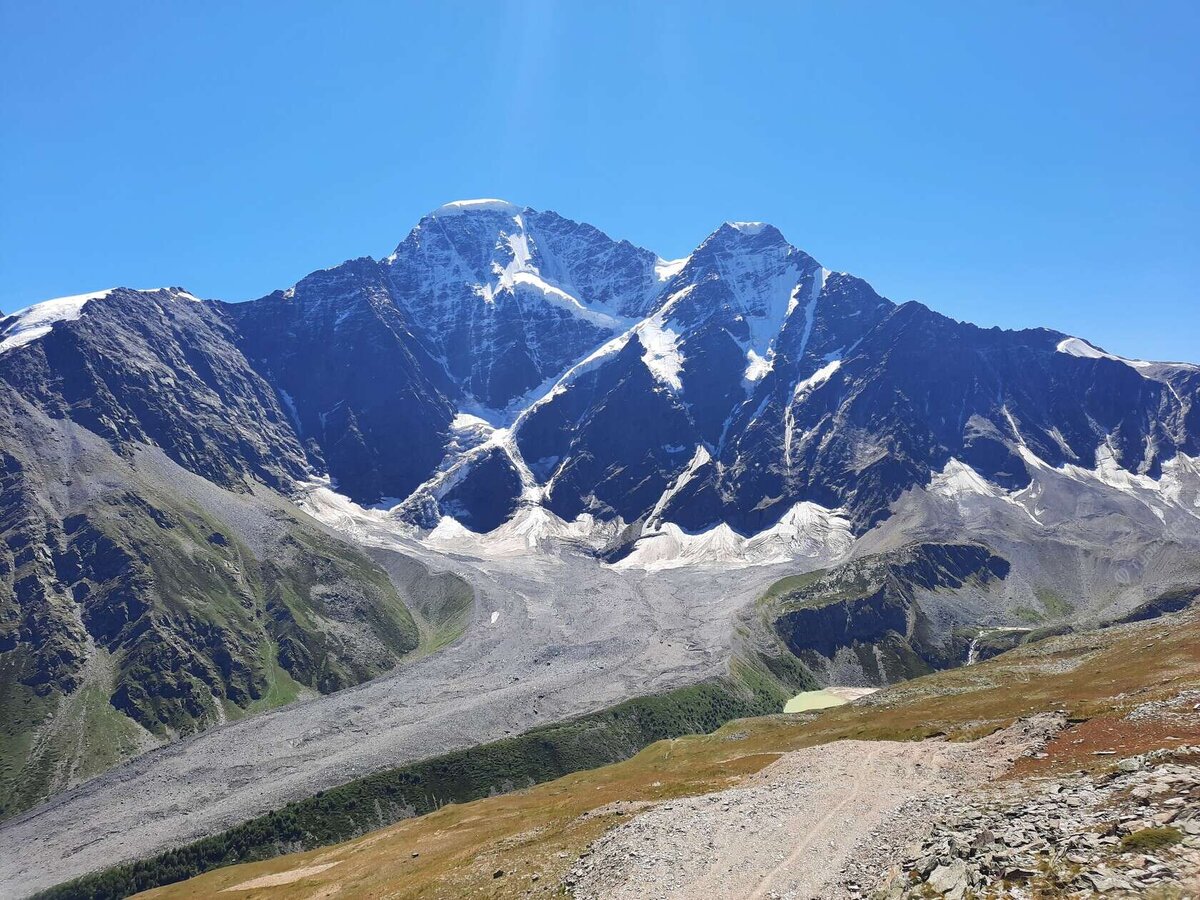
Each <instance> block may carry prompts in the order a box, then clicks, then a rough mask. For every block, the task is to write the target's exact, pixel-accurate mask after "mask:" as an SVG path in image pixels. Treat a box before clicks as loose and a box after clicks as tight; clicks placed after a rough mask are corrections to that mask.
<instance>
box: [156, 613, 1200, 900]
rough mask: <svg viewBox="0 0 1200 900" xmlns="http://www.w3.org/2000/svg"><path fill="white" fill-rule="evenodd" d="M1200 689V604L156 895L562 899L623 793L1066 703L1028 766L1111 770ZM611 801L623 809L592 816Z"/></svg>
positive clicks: (654, 791)
mask: <svg viewBox="0 0 1200 900" xmlns="http://www.w3.org/2000/svg"><path fill="white" fill-rule="evenodd" d="M1197 685H1200V621H1198V617H1197V616H1196V615H1194V614H1193V615H1189V616H1187V617H1185V618H1183V619H1180V618H1176V619H1174V620H1171V621H1168V622H1157V623H1145V624H1142V625H1138V626H1132V627H1125V628H1119V629H1111V630H1108V631H1102V632H1095V633H1090V634H1087V635H1080V636H1067V637H1062V638H1054V639H1051V640H1049V641H1046V642H1044V643H1042V644H1039V645H1035V646H1032V647H1024V648H1020V649H1018V650H1016V651H1013V652H1011V653H1008V654H1005V655H1003V656H1000V657H997V658H996V659H994V660H991V661H989V662H986V663H982V664H980V665H977V666H972V667H970V668H965V669H956V670H952V671H948V672H942V673H938V674H936V675H931V676H927V677H925V678H920V679H916V680H914V681H911V682H906V683H905V684H902V685H898V686H896V687H895V688H892V689H889V690H887V691H883V692H880V693H879V694H877V695H875V696H874V698H873V702H870V703H869V704H862V703H860V704H854V705H851V706H841V707H834V708H832V709H829V710H825V711H822V712H820V713H817V714H809V715H806V716H771V717H765V718H760V719H747V720H742V721H738V722H732V723H730V724H728V725H726V726H725V727H724V728H722V729H721V730H720V731H718V732H716V733H715V734H712V735H707V736H696V737H686V738H680V739H677V740H672V741H662V742H659V743H657V744H654V745H652V746H650V747H648V748H646V749H645V750H644V751H642V752H641V753H639V754H638V755H637V756H635V757H633V758H632V759H629V760H626V761H625V762H622V763H617V764H615V765H611V766H605V767H604V768H601V769H596V770H592V771H588V772H580V773H577V774H575V775H570V776H567V777H565V778H561V779H558V780H557V781H553V782H549V783H547V784H543V785H539V786H537V787H534V788H531V789H529V790H526V791H520V792H517V793H513V794H508V795H504V796H499V797H491V798H488V799H485V800H478V801H475V802H474V803H468V804H463V805H460V806H449V807H446V808H444V809H442V810H440V811H438V812H436V813H432V814H430V815H427V816H423V817H421V818H418V819H411V820H408V821H406V822H401V823H399V824H396V825H392V826H390V827H388V828H384V829H381V830H380V831H377V832H374V833H372V834H369V835H365V836H364V837H361V838H358V839H356V840H353V841H349V842H347V843H344V844H340V845H337V846H334V847H328V848H324V849H321V850H315V851H310V852H308V853H301V854H295V855H292V856H283V857H279V858H276V859H272V860H268V861H265V862H261V863H249V864H245V865H239V866H233V867H230V868H227V869H219V870H217V871H214V872H209V873H207V874H205V875H202V876H199V877H197V878H194V879H192V880H191V881H187V882H183V883H181V884H176V885H170V886H168V887H164V888H159V889H157V890H154V891H150V892H148V893H147V894H145V895H143V896H145V897H155V898H198V897H212V896H214V895H216V894H217V893H218V892H220V891H222V890H223V889H227V888H230V887H231V886H236V885H240V884H243V883H245V882H247V881H249V880H251V879H255V878H260V877H262V876H265V875H274V874H280V873H286V872H289V871H292V870H295V869H299V868H302V867H309V866H317V865H323V864H328V863H334V862H336V863H337V864H336V865H333V866H331V867H330V868H328V869H325V870H323V871H320V872H318V873H315V874H313V875H310V876H308V877H305V878H301V879H300V880H297V881H293V882H291V883H288V884H286V885H280V886H276V887H264V888H256V889H250V890H245V891H231V892H228V893H226V894H224V895H223V896H225V897H229V898H235V897H237V898H247V900H253V898H268V897H269V898H281V897H287V898H305V900H310V898H324V897H333V896H340V897H355V898H358V897H379V898H383V897H389V898H443V897H444V898H452V897H497V898H501V897H527V896H535V897H536V896H560V895H561V889H560V888H559V883H560V879H561V877H562V876H563V875H564V874H565V873H566V872H567V871H568V870H569V869H570V868H571V867H572V866H573V865H574V863H575V861H576V859H577V858H578V857H579V855H580V853H581V852H582V851H583V850H584V849H585V848H586V847H587V846H588V844H589V843H591V841H593V840H594V839H595V838H596V837H598V836H599V835H600V834H602V833H603V832H604V831H606V830H607V829H608V828H610V827H612V826H613V825H614V824H615V823H617V822H619V821H621V818H622V813H621V812H620V808H619V807H620V802H621V801H657V800H663V799H669V798H672V797H679V796H686V795H694V794H700V793H707V792H709V791H713V790H718V789H722V788H726V787H729V786H730V785H732V784H735V783H736V782H738V781H739V780H740V779H741V778H743V777H744V776H746V775H748V774H751V773H754V772H757V771H758V770H760V769H761V768H763V767H764V766H766V765H767V764H768V763H770V762H771V761H773V760H774V759H775V758H776V757H777V756H778V755H779V754H780V753H785V752H787V751H789V750H795V749H799V748H801V747H807V746H812V745H815V744H820V743H825V742H828V741H834V740H840V739H845V738H857V739H863V740H882V739H893V740H895V739H920V738H925V737H930V736H934V735H945V736H946V737H947V738H949V739H952V740H970V739H974V738H976V737H979V736H981V735H984V734H988V733H990V732H992V731H994V730H996V729H997V728H1001V727H1004V726H1006V725H1007V724H1009V723H1010V722H1012V721H1013V720H1015V719H1017V718H1020V717H1022V716H1025V715H1030V714H1033V713H1037V712H1043V711H1047V710H1056V709H1057V710H1063V711H1064V712H1066V713H1067V715H1068V716H1069V717H1071V718H1072V719H1073V720H1077V721H1079V724H1078V725H1076V726H1075V727H1074V728H1072V729H1071V730H1070V731H1068V732H1065V733H1064V734H1063V735H1062V736H1061V737H1060V738H1059V739H1058V740H1056V741H1055V742H1054V743H1053V744H1052V745H1051V746H1050V748H1048V749H1049V756H1048V758H1047V759H1046V760H1041V761H1032V760H1029V761H1024V762H1022V764H1021V766H1022V767H1023V768H1022V769H1021V770H1020V771H1023V772H1030V771H1033V770H1035V769H1042V770H1045V769H1050V768H1058V767H1066V768H1072V767H1073V768H1080V767H1082V766H1085V765H1087V766H1092V765H1094V766H1103V765H1106V764H1108V763H1109V762H1110V761H1109V759H1108V758H1107V757H1097V756H1095V755H1094V750H1095V749H1098V748H1099V747H1098V745H1099V744H1105V747H1103V748H1100V749H1119V750H1121V751H1131V752H1140V751H1141V750H1144V749H1150V748H1151V747H1152V746H1156V744H1155V741H1159V742H1161V741H1162V740H1164V739H1165V738H1166V737H1168V736H1169V737H1176V738H1182V739H1184V740H1195V738H1196V736H1194V735H1187V734H1180V733H1178V732H1179V728H1178V727H1176V728H1175V729H1174V730H1170V729H1157V728H1153V727H1149V726H1145V725H1139V726H1137V727H1132V726H1129V724H1128V723H1124V722H1122V720H1121V716H1123V715H1124V713H1125V712H1127V711H1128V710H1129V709H1132V708H1133V707H1135V706H1137V705H1138V704H1140V703H1144V702H1146V701H1148V700H1156V699H1164V698H1168V697H1172V696H1174V695H1175V694H1176V693H1177V692H1178V691H1179V690H1182V689H1184V688H1189V687H1195V686H1197ZM1167 731H1169V732H1170V733H1169V734H1167ZM1075 741H1080V742H1079V743H1075ZM1108 743H1115V744H1117V746H1113V747H1108V746H1107V744H1108ZM609 805H616V808H615V809H609V810H602V811H600V812H599V814H593V815H585V814H587V813H589V812H591V811H593V810H598V809H599V808H600V807H606V806H609ZM498 872H502V873H503V874H501V875H497V873H498ZM535 876H536V880H535Z"/></svg>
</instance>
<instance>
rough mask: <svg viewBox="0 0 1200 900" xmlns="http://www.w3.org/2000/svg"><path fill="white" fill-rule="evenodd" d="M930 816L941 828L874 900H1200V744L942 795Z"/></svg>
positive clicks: (931, 804) (929, 806)
mask: <svg viewBox="0 0 1200 900" xmlns="http://www.w3.org/2000/svg"><path fill="white" fill-rule="evenodd" d="M924 807H925V808H924V809H923V810H921V811H920V812H921V813H923V814H924V815H926V816H928V817H929V818H930V819H931V820H933V821H935V822H936V824H935V825H934V827H933V828H932V830H931V832H930V833H929V834H928V836H927V837H926V838H925V839H924V840H923V841H922V842H921V843H920V845H919V847H917V848H916V849H915V851H913V852H910V853H908V854H907V855H906V857H905V858H904V859H903V866H902V869H901V870H900V871H899V872H898V873H896V874H894V875H893V876H892V877H891V878H890V879H887V880H886V881H885V883H884V884H882V885H880V886H878V887H876V888H875V889H874V890H871V891H869V894H870V895H872V896H876V897H887V898H908V897H947V898H951V900H961V898H966V897H978V898H984V897H1029V898H1033V897H1088V896H1094V895H1096V894H1103V895H1105V896H1113V897H1125V896H1129V897H1163V898H1184V897H1196V896H1200V746H1187V745H1184V746H1179V747H1177V748H1174V749H1163V750H1156V751H1153V752H1151V753H1146V754H1143V755H1140V756H1133V757H1127V758H1125V759H1121V760H1119V761H1117V762H1116V763H1115V765H1114V766H1113V768H1112V769H1111V770H1110V771H1108V772H1105V773H1101V774H1089V773H1086V772H1080V773H1076V774H1074V775H1069V776H1063V777H1055V778H1040V779H1036V780H1035V779H1029V780H1026V781H1023V782H1017V783H1011V784H1007V785H1005V786H1004V787H1003V788H999V789H998V788H997V787H996V786H993V787H992V788H991V789H989V790H985V791H979V792H976V793H974V794H971V795H967V796H966V797H951V796H944V797H940V798H936V799H934V800H930V801H925V803H924ZM918 812H919V811H918V810H917V809H911V810H909V811H908V813H909V814H910V815H914V814H918ZM867 895H868V891H866V890H863V891H855V892H851V893H850V896H867Z"/></svg>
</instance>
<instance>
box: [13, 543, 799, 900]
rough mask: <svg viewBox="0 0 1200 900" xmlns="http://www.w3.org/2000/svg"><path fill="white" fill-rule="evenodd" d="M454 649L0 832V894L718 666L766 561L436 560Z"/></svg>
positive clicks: (132, 771) (131, 773)
mask: <svg viewBox="0 0 1200 900" xmlns="http://www.w3.org/2000/svg"><path fill="white" fill-rule="evenodd" d="M405 551H406V552H408V553H409V554H410V555H417V556H420V557H421V558H422V559H423V561H424V562H426V563H427V564H428V565H430V566H431V567H432V568H434V569H437V570H445V569H450V570H452V571H454V572H456V573H457V574H459V575H461V576H463V577H464V578H466V579H467V580H468V581H469V582H470V583H471V584H472V586H473V587H474V588H475V591H476V609H475V617H474V623H473V624H472V625H471V626H470V628H469V629H468V631H467V634H466V635H465V636H464V637H463V638H462V639H461V640H460V641H459V642H458V643H456V644H454V645H453V646H451V647H448V648H446V649H445V650H442V651H441V652H438V653H436V654H433V655H431V656H428V657H426V658H424V659H420V660H417V661H415V662H413V663H411V664H408V665H405V666H402V667H401V668H399V669H398V670H397V671H395V672H394V673H392V674H389V675H387V676H385V677H382V678H379V679H376V680H375V681H372V682H369V683H367V684H364V685H361V686H359V687H356V688H352V689H349V690H345V691H341V692H339V693H336V694H332V695H328V696H324V697H318V698H314V699H311V700H307V701H302V702H298V703H295V704H293V705H291V706H288V707H284V708H282V709H279V710H276V711H274V712H271V713H267V714H264V715H260V716H256V717H253V718H250V719H246V720H243V721H239V722H236V723H232V724H229V725H225V726H222V727H219V728H215V729H212V730H209V731H207V732H204V733H202V734H199V735H196V736H195V737H192V738H189V739H187V740H184V741H182V742H179V743H177V744H173V745H169V746H167V747H164V748H161V749H159V750H155V751H153V752H151V753H148V754H146V755H144V756H142V757H139V758H137V759H135V760H132V761H131V762H129V763H127V764H125V765H123V766H121V767H119V768H117V769H114V770H112V771H110V772H108V773H106V774H104V775H102V776H100V777H98V778H96V779H93V780H91V781H89V782H86V783H84V784H82V785H80V786H79V787H77V788H75V789H73V790H70V791H68V792H66V793H64V794H62V795H59V796H58V797H55V798H53V799H51V800H50V801H48V802H46V803H44V804H42V805H41V806H39V807H36V808H34V809H32V810H30V811H29V812H27V813H25V814H23V815H21V816H19V817H16V818H14V819H13V820H10V821H8V822H5V823H4V824H3V826H0V896H3V897H19V896H24V895H26V894H29V893H32V892H34V891H37V890H40V889H42V888H46V887H49V886H51V885H53V884H57V883H59V882H62V881H65V880H68V879H70V878H73V877H77V876H79V875H82V874H85V873H87V872H91V871H95V870H98V869H102V868H107V867H108V866H112V865H114V864H116V863H119V862H122V861H125V860H130V859H134V858H139V857H144V856H147V855H150V854H153V853H155V852H157V851H160V850H163V849H165V848H168V847H172V846H178V845H180V844H182V843H186V842H188V841H191V840H194V839H197V838H199V837H202V836H205V835H208V834H212V833H215V832H218V831H220V830H222V829H224V828H227V827H229V826H231V825H234V824H236V823H238V822H242V821H245V820H246V819H249V818H251V817H253V816H255V815H258V814H261V813H263V812H266V811H268V810H270V809H274V808H278V807H280V806H282V805H283V804H284V803H286V802H288V801H290V800H295V799H299V798H302V797H306V796H310V795H311V794H313V793H316V792H317V791H319V790H322V789H324V788H328V787H331V786H334V785H337V784H342V783H344V782H346V781H348V780H350V779H352V778H354V777H356V776H359V775H365V774H367V773H369V772H373V771H377V770H380V769H383V768H387V767H390V766H396V765H400V764H403V763H407V762H411V761H414V760H417V759H421V758H424V757H428V756H432V755H436V754H438V753H444V752H447V751H450V750H455V749H460V748H464V747H468V746H471V745H475V744H479V743H484V742H487V741H491V740H496V739H499V738H502V737H504V736H505V735H506V734H510V733H511V734H515V733H519V732H521V731H525V730H528V729H529V728H532V727H534V726H536V725H540V724H545V723H548V722H554V721H560V720H563V719H566V718H569V717H571V716H573V715H578V714H582V713H585V712H590V711H593V710H597V709H600V708H603V707H605V706H609V705H611V704H613V703H616V702H619V701H621V700H624V699H626V698H628V697H631V696H635V695H641V694H647V693H651V692H655V691H661V690H667V689H670V688H673V687H677V686H679V685H682V684H687V683H692V682H695V681H697V680H700V679H702V678H705V677H707V676H710V675H714V674H716V673H718V672H722V671H724V668H725V665H726V661H727V659H728V656H729V652H730V640H731V633H732V630H733V629H732V627H731V617H732V616H733V615H734V614H735V612H736V611H737V610H738V609H739V608H741V607H742V606H743V605H745V604H746V603H747V602H749V601H750V600H751V599H752V598H753V597H755V596H756V595H757V594H759V593H761V591H762V590H763V589H764V588H765V587H766V586H767V585H768V584H770V583H771V582H772V581H774V580H775V579H776V578H778V577H779V576H780V569H779V568H778V567H762V568H756V569H753V570H734V571H729V572H725V573H720V572H713V571H705V572H700V573H696V572H689V571H687V570H678V571H675V572H670V573H656V574H655V575H654V576H653V577H646V576H644V575H642V574H640V573H637V572H620V571H618V570H614V569H611V568H608V567H602V566H598V565H596V564H595V562H594V561H593V560H590V559H584V558H580V557H574V556H571V555H569V554H566V555H563V556H557V557H556V556H549V555H542V556H523V557H513V558H509V559H498V560H490V561H488V562H486V563H482V562H479V561H478V560H470V559H465V558H463V559H459V558H453V559H448V558H447V557H445V556H440V555H437V554H432V553H428V552H424V553H423V552H422V551H420V549H419V548H415V547H405Z"/></svg>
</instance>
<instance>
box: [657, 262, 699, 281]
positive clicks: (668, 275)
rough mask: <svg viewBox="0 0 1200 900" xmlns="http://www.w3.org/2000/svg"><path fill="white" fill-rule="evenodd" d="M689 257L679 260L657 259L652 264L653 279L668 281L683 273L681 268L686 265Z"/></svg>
mask: <svg viewBox="0 0 1200 900" xmlns="http://www.w3.org/2000/svg"><path fill="white" fill-rule="evenodd" d="M689 259H691V257H690V256H685V257H683V258H681V259H659V260H658V261H657V262H655V263H654V277H655V278H656V279H658V280H659V281H660V282H661V281H670V280H671V279H672V278H674V277H675V276H676V275H678V274H679V273H680V272H682V271H683V267H684V266H686V265H687V262H688V260H689Z"/></svg>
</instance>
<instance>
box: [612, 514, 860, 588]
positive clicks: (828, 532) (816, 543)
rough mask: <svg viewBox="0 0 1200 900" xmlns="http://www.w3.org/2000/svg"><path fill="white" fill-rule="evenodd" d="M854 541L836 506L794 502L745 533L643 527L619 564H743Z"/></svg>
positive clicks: (832, 549)
mask: <svg viewBox="0 0 1200 900" xmlns="http://www.w3.org/2000/svg"><path fill="white" fill-rule="evenodd" d="M853 543H854V538H853V536H852V534H851V532H850V522H849V520H848V519H846V518H845V517H844V516H843V515H842V514H841V513H840V512H839V511H837V510H829V509H825V508H824V507H822V506H819V505H818V504H816V503H807V502H802V503H797V504H796V505H795V506H793V507H792V508H791V509H790V510H788V512H787V513H786V514H785V515H784V516H783V518H782V519H780V521H779V522H778V523H777V524H776V525H774V526H772V527H771V528H768V529H766V530H764V531H761V532H759V533H758V534H755V535H752V536H750V537H743V536H742V535H739V534H738V533H737V532H735V531H734V530H733V529H732V528H730V527H729V526H728V525H727V524H725V523H724V522H722V523H720V524H719V525H716V526H714V527H713V528H710V529H708V530H706V531H702V532H699V533H692V532H688V531H685V530H684V529H682V528H680V527H679V526H678V525H676V524H675V523H673V522H665V523H663V524H661V525H659V526H657V527H656V528H654V529H651V530H647V531H645V532H643V533H642V536H641V538H639V539H638V541H637V544H636V545H635V546H634V549H633V552H632V553H630V554H629V555H628V556H626V557H625V558H624V559H622V560H621V561H620V562H617V563H616V564H615V565H616V566H617V567H618V568H625V569H645V570H647V571H659V570H662V569H674V568H680V567H683V566H721V567H726V568H727V567H730V566H733V567H742V566H756V565H772V564H776V563H783V562H790V561H792V560H796V559H806V560H813V559H819V560H821V561H823V562H824V561H833V560H835V559H838V558H840V557H841V556H844V555H845V554H846V553H848V552H849V550H850V547H851V546H852V545H853Z"/></svg>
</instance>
